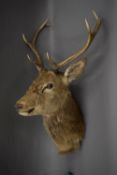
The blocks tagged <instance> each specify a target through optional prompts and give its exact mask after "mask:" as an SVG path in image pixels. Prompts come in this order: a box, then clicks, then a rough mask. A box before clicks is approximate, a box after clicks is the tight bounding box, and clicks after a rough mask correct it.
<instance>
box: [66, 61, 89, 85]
mask: <svg viewBox="0 0 117 175" xmlns="http://www.w3.org/2000/svg"><path fill="white" fill-rule="evenodd" d="M85 66H86V59H82V60H80V61H78V62H77V63H75V64H72V65H70V66H69V67H68V68H67V69H66V70H65V73H64V77H66V78H67V82H68V83H70V82H72V81H73V80H75V79H77V78H79V77H80V75H81V74H82V72H83V71H84V68H85Z"/></svg>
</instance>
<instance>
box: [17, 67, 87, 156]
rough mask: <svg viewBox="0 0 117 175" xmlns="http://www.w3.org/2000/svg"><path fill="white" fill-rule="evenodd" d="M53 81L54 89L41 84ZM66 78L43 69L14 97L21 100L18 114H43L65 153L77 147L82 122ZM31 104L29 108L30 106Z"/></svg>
mask: <svg viewBox="0 0 117 175" xmlns="http://www.w3.org/2000/svg"><path fill="white" fill-rule="evenodd" d="M50 82H51V83H53V89H52V90H48V89H46V90H45V91H44V92H43V93H42V90H43V88H44V86H46V84H48V83H50ZM66 82H67V78H66V77H65V76H64V75H63V74H61V73H55V72H52V71H48V70H45V71H43V72H41V74H40V75H39V76H38V77H37V78H36V79H35V80H34V81H33V83H32V85H31V86H30V87H29V89H28V91H27V92H26V94H25V95H24V96H23V97H22V98H21V99H19V100H18V101H17V105H18V104H23V108H22V109H19V111H18V112H19V114H21V115H24V116H32V115H39V114H41V115H42V116H43V123H44V126H45V128H46V130H47V132H48V133H49V135H50V136H51V137H52V138H53V140H54V142H55V143H56V145H57V147H58V149H59V152H60V153H67V152H70V151H71V150H72V151H73V150H75V149H76V148H79V147H80V142H81V141H82V140H83V137H84V131H85V125H84V121H83V118H82V116H81V113H80V110H79V107H78V106H77V105H76V103H75V101H74V100H73V97H72V95H71V92H70V90H69V87H68V85H69V83H66ZM32 108H34V110H33V111H32V112H28V111H30V109H32Z"/></svg>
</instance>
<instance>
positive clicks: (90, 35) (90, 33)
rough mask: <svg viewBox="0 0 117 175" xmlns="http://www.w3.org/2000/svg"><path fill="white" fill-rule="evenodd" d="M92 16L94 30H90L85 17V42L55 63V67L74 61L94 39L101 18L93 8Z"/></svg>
mask: <svg viewBox="0 0 117 175" xmlns="http://www.w3.org/2000/svg"><path fill="white" fill-rule="evenodd" d="M92 13H93V16H94V18H95V19H96V25H95V28H94V30H91V27H90V25H89V23H88V21H87V19H85V25H86V29H87V31H88V39H87V41H86V43H85V45H84V46H83V47H82V48H81V49H80V50H79V51H78V52H76V53H75V54H73V55H71V56H70V57H68V58H66V59H64V60H63V61H61V62H60V63H58V64H56V67H57V69H59V68H61V67H63V66H65V65H66V64H68V63H70V62H72V61H74V60H75V59H76V58H77V57H79V56H81V55H82V54H83V53H84V52H85V51H86V50H87V49H88V48H89V47H90V45H91V43H92V41H93V40H94V38H95V36H96V34H97V32H98V30H99V28H100V26H101V19H100V18H99V17H98V15H97V14H96V12H95V11H94V10H92Z"/></svg>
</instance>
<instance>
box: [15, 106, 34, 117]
mask: <svg viewBox="0 0 117 175" xmlns="http://www.w3.org/2000/svg"><path fill="white" fill-rule="evenodd" d="M34 109H35V108H30V109H28V110H26V111H23V110H19V111H18V113H19V114H20V115H23V116H30V115H31V114H32V113H33V111H34Z"/></svg>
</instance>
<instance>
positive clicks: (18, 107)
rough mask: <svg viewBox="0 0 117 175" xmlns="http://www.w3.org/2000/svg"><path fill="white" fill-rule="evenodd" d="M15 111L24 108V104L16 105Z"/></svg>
mask: <svg viewBox="0 0 117 175" xmlns="http://www.w3.org/2000/svg"><path fill="white" fill-rule="evenodd" d="M15 107H16V109H22V108H23V107H24V103H16V105H15Z"/></svg>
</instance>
